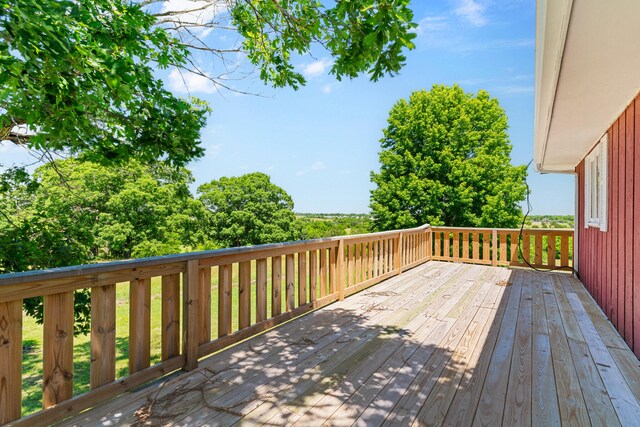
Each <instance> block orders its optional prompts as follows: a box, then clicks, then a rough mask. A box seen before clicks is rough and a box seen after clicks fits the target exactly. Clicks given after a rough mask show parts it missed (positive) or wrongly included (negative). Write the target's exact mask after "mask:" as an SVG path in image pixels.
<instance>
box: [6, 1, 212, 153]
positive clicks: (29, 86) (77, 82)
mask: <svg viewBox="0 0 640 427" xmlns="http://www.w3.org/2000/svg"><path fill="white" fill-rule="evenodd" d="M154 25H155V18H154V17H153V16H151V15H149V14H147V13H145V12H143V11H142V10H141V9H140V7H139V6H136V5H133V4H129V3H128V2H124V1H122V0H91V1H89V0H80V1H69V0H63V1H59V0H19V1H17V0H7V1H5V3H4V7H3V8H2V9H0V108H1V109H2V110H0V111H2V113H1V114H0V128H3V129H4V130H6V129H11V128H12V127H13V126H14V125H16V124H18V125H27V126H29V128H30V129H32V130H35V131H37V132H36V135H34V136H31V137H30V138H29V140H28V141H27V142H26V144H27V145H28V146H30V147H32V148H46V149H50V150H55V151H66V152H68V153H71V154H77V155H80V156H81V157H82V158H83V159H87V160H92V161H99V162H103V163H104V162H111V163H113V162H116V163H117V162H120V163H122V162H126V161H127V160H128V159H130V158H136V159H139V160H141V161H143V162H146V163H151V162H153V161H156V160H159V159H163V160H164V161H165V162H166V163H168V164H171V165H174V166H180V165H183V164H185V163H187V162H188V161H189V160H191V159H193V158H197V157H200V156H202V154H203V152H204V151H203V149H202V148H201V147H199V145H198V144H199V142H200V136H199V133H200V129H201V128H202V127H203V126H204V124H205V118H206V115H207V113H208V111H209V110H208V108H207V107H206V105H204V104H202V103H201V102H200V101H198V100H190V101H189V100H183V99H178V98H176V97H174V96H173V95H172V94H171V93H170V92H168V91H167V90H166V89H164V87H163V85H162V82H161V81H159V80H158V79H157V78H156V77H155V76H154V71H153V68H152V65H153V64H154V63H155V64H157V65H159V66H160V67H161V68H162V67H166V66H168V65H169V64H173V65H181V64H183V63H184V62H185V60H186V58H187V55H188V53H187V51H186V50H185V49H184V48H183V47H181V45H180V44H179V43H177V41H176V40H174V39H173V38H171V37H169V36H168V34H167V33H166V31H165V30H163V29H161V28H158V27H155V26H154Z"/></svg>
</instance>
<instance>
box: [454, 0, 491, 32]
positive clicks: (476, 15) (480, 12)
mask: <svg viewBox="0 0 640 427" xmlns="http://www.w3.org/2000/svg"><path fill="white" fill-rule="evenodd" d="M484 10H485V6H484V5H482V4H480V3H478V2H477V1H476V0H461V1H460V2H459V3H458V7H456V9H455V10H454V13H455V14H456V15H458V16H459V17H461V18H463V19H464V20H466V21H467V22H469V23H470V24H471V25H475V26H476V27H481V26H483V25H486V24H487V18H486V17H485V16H484Z"/></svg>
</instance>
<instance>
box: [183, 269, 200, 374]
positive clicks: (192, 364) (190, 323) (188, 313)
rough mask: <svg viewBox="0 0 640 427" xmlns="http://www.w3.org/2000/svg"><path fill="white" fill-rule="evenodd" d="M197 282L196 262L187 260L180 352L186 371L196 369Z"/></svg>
mask: <svg viewBox="0 0 640 427" xmlns="http://www.w3.org/2000/svg"><path fill="white" fill-rule="evenodd" d="M198 281H199V274H198V260H197V259H192V260H189V261H187V264H186V268H185V271H184V275H183V280H182V301H183V308H182V352H183V353H184V355H185V363H184V369H185V370H186V371H191V370H193V369H195V368H197V367H198V341H199V340H198V338H199V337H198Z"/></svg>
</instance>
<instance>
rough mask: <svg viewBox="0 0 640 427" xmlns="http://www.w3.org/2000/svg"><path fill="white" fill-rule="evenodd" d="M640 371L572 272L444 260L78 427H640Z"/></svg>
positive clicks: (82, 418) (100, 411) (84, 418)
mask: <svg viewBox="0 0 640 427" xmlns="http://www.w3.org/2000/svg"><path fill="white" fill-rule="evenodd" d="M639 400H640V367H639V363H638V359H637V358H636V357H635V356H634V355H633V353H632V352H631V351H630V350H629V348H628V347H627V345H626V344H625V343H624V341H623V340H622V339H621V338H620V336H619V335H618V334H617V332H616V331H615V330H614V329H613V327H612V326H611V324H610V323H609V322H608V321H607V320H606V319H605V317H604V316H603V315H602V313H601V311H600V309H599V308H598V307H597V306H596V304H595V303H594V302H593V300H592V299H591V297H590V296H589V295H588V294H587V292H586V291H585V289H584V287H583V286H582V284H581V283H580V282H579V281H577V280H575V279H573V278H572V277H571V276H569V275H567V274H562V273H558V274H552V273H538V272H534V271H526V270H508V269H505V268H496V267H488V266H478V265H464V264H454V263H445V262H436V261H431V262H428V263H426V264H424V265H422V266H420V267H417V268H414V269H412V270H410V271H408V272H405V273H403V274H402V275H400V276H397V277H394V278H392V279H389V280H387V281H385V282H382V283H380V284H378V285H376V286H374V287H371V288H369V289H367V290H365V291H363V292H361V293H359V294H357V295H354V296H352V297H350V298H348V299H346V300H345V301H342V302H338V303H335V304H332V305H330V306H328V307H325V308H324V309H321V310H318V311H315V312H313V313H311V314H308V315H306V316H303V317H301V318H298V319H296V320H293V321H291V322H289V323H287V324H284V325H281V326H280V327H278V328H276V329H273V330H271V331H269V332H267V333H265V334H262V335H260V336H258V337H255V338H252V339H250V340H247V341H245V342H243V343H241V344H239V345H237V346H235V347H232V348H230V349H227V350H225V351H222V352H220V353H217V354H215V355H213V356H211V357H209V358H208V359H206V360H204V361H201V362H200V366H199V368H197V369H196V370H195V371H192V372H188V373H184V372H183V373H179V374H174V376H173V377H171V378H169V379H168V380H167V379H165V380H164V381H160V382H156V383H155V384H153V385H151V386H147V387H145V388H144V389H142V390H138V391H136V392H130V393H127V394H125V395H124V396H121V397H119V398H117V399H115V400H113V401H111V402H108V403H106V404H104V405H100V406H98V407H97V408H94V409H92V410H89V411H87V412H85V413H83V414H80V415H78V416H76V417H75V418H73V419H71V420H67V421H66V422H64V423H63V424H64V425H123V424H124V425H126V424H136V423H140V424H152V425H198V426H203V425H232V424H235V423H237V424H238V425H245V424H246V425H253V424H266V425H277V426H279V425H294V424H295V425H300V426H303V425H306V426H319V425H323V424H324V425H331V426H333V425H354V424H355V425H362V426H365V425H366V426H372V425H382V424H386V425H409V424H412V423H413V424H415V425H443V424H444V425H459V426H467V425H492V426H493V425H500V424H502V425H507V426H513V425H531V424H536V425H560V424H565V423H567V424H569V423H570V424H574V425H583V426H585V425H591V424H592V425H607V426H614V425H638V422H639V420H640V403H639Z"/></svg>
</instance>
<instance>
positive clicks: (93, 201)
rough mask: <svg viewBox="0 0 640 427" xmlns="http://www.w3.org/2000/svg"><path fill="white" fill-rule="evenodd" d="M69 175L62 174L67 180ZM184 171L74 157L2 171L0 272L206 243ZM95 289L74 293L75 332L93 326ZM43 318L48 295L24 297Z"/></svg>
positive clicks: (165, 251) (202, 212) (32, 312)
mask: <svg viewBox="0 0 640 427" xmlns="http://www.w3.org/2000/svg"><path fill="white" fill-rule="evenodd" d="M61 177H63V178H61ZM192 180H193V178H192V177H191V174H190V172H188V171H187V170H185V169H178V170H176V169H173V168H169V167H168V166H165V165H162V164H157V165H155V166H153V167H144V166H143V165H142V164H141V163H139V162H137V161H129V162H128V163H127V164H125V165H122V166H112V167H106V166H102V165H99V164H96V163H91V162H79V161H77V160H75V159H70V160H65V161H57V162H54V163H51V164H47V165H44V166H42V167H40V168H38V169H37V170H36V171H35V173H34V175H33V176H29V175H27V174H25V173H24V171H23V170H22V169H12V170H9V171H7V172H5V173H4V174H0V190H1V191H0V205H1V206H0V212H3V213H5V215H3V216H0V230H1V231H0V272H14V271H24V270H29V269H39V268H49V267H61V266H65V265H72V264H83V263H86V262H89V261H92V260H96V259H105V258H110V259H113V258H115V259H119V258H129V257H131V256H152V255H164V254H169V253H176V252H181V251H182V250H183V249H184V248H186V247H199V246H202V245H203V244H204V243H205V240H204V238H205V234H204V231H203V226H202V224H203V223H204V221H205V220H206V215H207V212H206V210H205V208H204V206H202V203H200V202H199V201H197V200H195V199H194V198H193V197H192V196H191V194H190V193H189V189H188V184H189V183H191V182H192ZM89 302H90V294H89V292H88V290H82V291H77V292H76V293H75V315H76V323H75V326H76V331H78V332H88V330H89V320H88V319H89V314H90V313H89V311H90V304H89ZM25 309H26V311H27V313H28V314H30V315H33V316H35V317H36V319H37V320H39V321H41V320H42V300H41V299H40V298H33V299H28V300H25Z"/></svg>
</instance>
